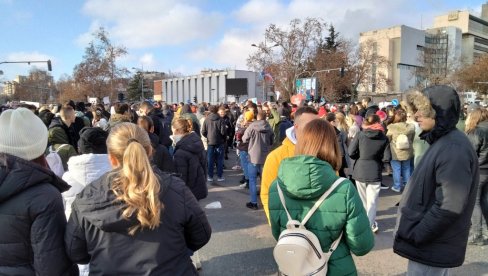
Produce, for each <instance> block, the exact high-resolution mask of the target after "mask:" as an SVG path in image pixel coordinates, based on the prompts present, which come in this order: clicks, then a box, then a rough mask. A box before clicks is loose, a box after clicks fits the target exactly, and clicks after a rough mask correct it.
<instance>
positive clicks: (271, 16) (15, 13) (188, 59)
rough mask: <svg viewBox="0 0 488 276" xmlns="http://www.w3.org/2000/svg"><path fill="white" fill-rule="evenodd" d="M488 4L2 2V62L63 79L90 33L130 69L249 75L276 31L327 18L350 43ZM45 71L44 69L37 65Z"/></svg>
mask: <svg viewBox="0 0 488 276" xmlns="http://www.w3.org/2000/svg"><path fill="white" fill-rule="evenodd" d="M484 2H485V1H474V0H465V1H456V0H446V1H440V0H439V1H436V0H410V1H408V0H391V1H384V0H348V1H344V0H328V1H325V0H267V1H263V0H249V1H246V0H237V1H236V0H232V1H231V0H228V1H227V0H213V1H212V0H137V1H132V0H87V1H66V0H50V1H38V0H0V37H2V40H1V42H0V61H7V60H10V61H13V60H25V59H27V60H38V59H40V60H45V59H51V60H52V61H53V72H52V74H53V75H54V77H55V78H56V79H58V78H59V77H60V76H61V75H63V74H69V75H70V74H72V72H73V67H74V66H75V65H76V64H77V63H79V62H80V61H81V59H82V56H83V52H84V48H85V47H86V45H87V44H88V42H89V41H90V39H91V37H90V33H92V32H93V31H94V30H96V29H97V28H98V27H99V26H103V27H105V28H106V29H107V30H108V32H109V33H110V37H111V39H112V41H113V43H114V44H116V45H117V44H118V45H124V46H126V47H127V49H128V52H129V54H128V55H127V56H126V57H124V59H122V60H120V61H119V64H120V65H122V66H126V67H127V68H132V67H139V68H140V67H141V66H144V69H147V70H157V71H165V72H167V71H172V72H181V73H183V74H194V73H198V72H199V71H200V70H201V69H204V68H214V69H220V68H229V67H230V68H237V69H247V66H246V58H247V56H248V55H249V54H250V53H251V52H252V51H254V50H255V49H254V48H253V47H251V46H250V44H252V43H258V42H260V41H262V40H263V34H264V30H265V28H266V26H268V25H269V24H270V23H276V24H279V25H286V24H287V23H288V22H289V21H290V20H291V19H293V18H305V17H307V16H310V17H321V18H324V19H325V21H326V22H332V23H333V24H334V25H335V26H336V28H337V29H338V31H339V32H340V33H341V34H342V35H344V36H345V37H347V38H350V39H352V40H353V41H357V39H358V36H359V32H361V31H367V30H371V29H377V28H384V27H390V26H394V25H399V24H405V25H409V26H412V27H416V28H420V22H421V17H422V22H423V27H424V28H426V27H429V26H430V24H431V23H432V19H433V16H435V15H439V14H444V13H446V12H449V11H451V10H470V11H471V12H472V13H474V14H479V12H480V10H481V4H482V3H484ZM37 66H39V67H40V68H46V67H45V65H44V64H40V65H37ZM0 70H2V71H3V72H4V75H3V76H0V81H2V82H3V81H6V80H10V79H12V78H14V77H15V76H16V75H27V74H28V72H29V66H28V65H10V64H2V65H0Z"/></svg>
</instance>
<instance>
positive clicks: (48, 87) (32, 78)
mask: <svg viewBox="0 0 488 276" xmlns="http://www.w3.org/2000/svg"><path fill="white" fill-rule="evenodd" d="M53 82H54V81H53V77H52V76H51V75H50V74H49V72H47V71H45V70H41V69H37V68H34V69H32V70H31V71H30V72H29V75H28V76H26V77H21V78H20V79H19V82H16V83H14V84H13V85H15V94H14V95H13V97H12V99H13V100H19V101H22V100H23V101H32V102H39V103H48V102H51V101H53V100H54V94H55V85H54V83H53Z"/></svg>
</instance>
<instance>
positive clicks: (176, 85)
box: [154, 70, 263, 104]
mask: <svg viewBox="0 0 488 276" xmlns="http://www.w3.org/2000/svg"><path fill="white" fill-rule="evenodd" d="M229 79H243V80H244V82H243V83H247V85H246V86H247V89H246V88H244V90H241V89H238V90H239V91H243V93H241V92H236V91H232V90H231V89H230V88H229V87H227V84H228V83H229V82H228V80H229ZM258 79H259V73H256V72H251V71H244V70H205V71H202V72H201V73H200V74H198V75H193V76H186V77H179V78H171V79H164V80H162V81H161V86H160V87H161V88H160V89H161V90H160V91H157V90H156V88H157V87H158V86H159V84H155V91H154V97H155V99H156V98H159V97H161V98H160V99H161V100H162V101H165V102H167V103H178V102H185V103H186V102H188V101H191V102H193V100H194V97H196V101H197V102H209V103H214V104H215V103H221V102H232V101H236V100H237V99H236V94H239V93H241V94H240V95H237V96H239V98H240V100H243V99H246V98H254V97H256V98H258V99H262V98H263V97H262V93H263V90H262V88H261V89H260V87H259V86H258V85H257V83H258ZM159 93H161V94H159ZM159 95H161V96H159Z"/></svg>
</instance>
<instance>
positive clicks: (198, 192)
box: [172, 118, 208, 200]
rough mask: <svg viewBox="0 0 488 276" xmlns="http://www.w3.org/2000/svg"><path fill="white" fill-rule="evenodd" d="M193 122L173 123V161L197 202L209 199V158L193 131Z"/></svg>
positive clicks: (180, 120)
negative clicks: (207, 180)
mask: <svg viewBox="0 0 488 276" xmlns="http://www.w3.org/2000/svg"><path fill="white" fill-rule="evenodd" d="M192 127H193V121H191V120H187V119H183V118H179V119H177V120H175V121H174V122H173V125H172V130H173V136H172V139H173V143H174V145H175V146H174V147H175V151H174V155H173V159H174V163H175V167H176V172H177V173H178V174H179V175H180V177H181V179H183V181H184V182H185V183H186V186H188V187H189V188H190V190H191V191H192V192H193V195H195V198H196V199H197V200H200V199H204V198H206V197H207V194H208V190H207V182H206V179H207V158H206V155H205V151H204V148H203V143H202V140H201V139H200V136H199V135H198V134H196V133H195V132H194V131H193V129H192Z"/></svg>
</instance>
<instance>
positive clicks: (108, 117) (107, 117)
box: [96, 103, 111, 120]
mask: <svg viewBox="0 0 488 276" xmlns="http://www.w3.org/2000/svg"><path fill="white" fill-rule="evenodd" d="M96 108H97V109H99V110H101V111H102V115H103V117H105V118H106V119H107V120H110V115H111V114H110V112H108V111H107V109H105V105H103V103H98V104H97V105H96Z"/></svg>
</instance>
